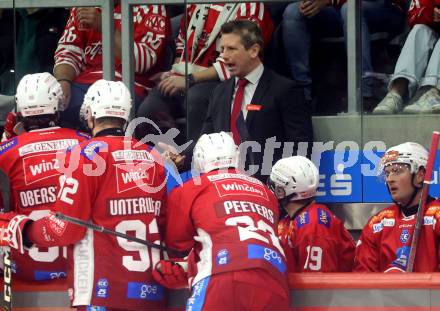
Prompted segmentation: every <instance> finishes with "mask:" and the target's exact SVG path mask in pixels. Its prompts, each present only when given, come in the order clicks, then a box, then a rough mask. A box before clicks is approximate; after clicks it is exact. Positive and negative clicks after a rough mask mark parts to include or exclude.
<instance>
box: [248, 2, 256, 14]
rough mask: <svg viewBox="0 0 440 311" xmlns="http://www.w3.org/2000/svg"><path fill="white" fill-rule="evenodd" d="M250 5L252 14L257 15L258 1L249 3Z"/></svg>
mask: <svg viewBox="0 0 440 311" xmlns="http://www.w3.org/2000/svg"><path fill="white" fill-rule="evenodd" d="M249 6H250V7H251V9H250V10H251V14H250V15H251V16H255V12H256V11H257V4H256V3H249Z"/></svg>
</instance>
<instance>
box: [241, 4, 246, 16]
mask: <svg viewBox="0 0 440 311" xmlns="http://www.w3.org/2000/svg"><path fill="white" fill-rule="evenodd" d="M246 11H247V4H246V3H242V4H240V16H246Z"/></svg>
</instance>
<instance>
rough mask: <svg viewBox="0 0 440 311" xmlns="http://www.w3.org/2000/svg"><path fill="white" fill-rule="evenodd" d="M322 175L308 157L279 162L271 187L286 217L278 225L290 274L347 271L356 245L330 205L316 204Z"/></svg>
mask: <svg viewBox="0 0 440 311" xmlns="http://www.w3.org/2000/svg"><path fill="white" fill-rule="evenodd" d="M318 184H319V173H318V169H317V168H316V166H315V165H314V164H313V163H312V162H311V161H310V160H309V159H307V158H305V157H302V156H293V157H289V158H284V159H281V160H279V161H278V162H277V163H275V165H274V166H273V168H272V171H271V174H270V177H269V180H268V185H269V188H270V189H271V190H272V191H273V192H274V193H275V195H276V196H277V197H278V199H279V202H280V205H281V207H282V208H284V209H285V210H286V212H287V215H286V217H285V218H284V219H282V220H281V221H280V223H279V225H278V235H279V237H280V239H281V242H282V245H283V247H284V251H285V252H286V257H287V262H288V267H289V272H347V271H351V269H352V267H353V259H354V251H355V244H354V241H353V238H352V237H351V235H350V233H348V231H347V230H346V229H345V228H344V224H343V223H342V222H341V221H340V220H339V219H338V218H336V217H335V216H334V215H333V214H332V213H331V212H330V210H329V209H328V208H327V206H325V205H323V204H317V203H316V202H315V195H316V189H317V188H318Z"/></svg>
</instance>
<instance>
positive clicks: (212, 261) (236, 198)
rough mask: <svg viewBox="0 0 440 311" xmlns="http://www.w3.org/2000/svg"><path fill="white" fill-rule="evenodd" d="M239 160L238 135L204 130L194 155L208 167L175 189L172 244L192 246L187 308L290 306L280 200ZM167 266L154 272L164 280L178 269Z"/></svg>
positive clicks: (169, 223) (182, 247) (170, 219)
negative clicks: (241, 168)
mask: <svg viewBox="0 0 440 311" xmlns="http://www.w3.org/2000/svg"><path fill="white" fill-rule="evenodd" d="M237 160H238V151H237V146H236V145H235V143H234V141H233V139H232V137H231V136H229V135H228V134H226V133H224V132H221V133H214V134H209V135H207V134H204V135H202V136H201V137H200V139H199V140H198V142H197V144H196V146H195V149H194V159H193V161H194V163H193V164H194V166H195V168H196V169H197V170H198V171H199V172H201V173H202V175H201V176H200V177H199V178H198V177H194V178H192V179H189V180H188V181H186V182H184V183H183V185H180V186H178V187H176V188H175V189H173V190H172V191H171V192H170V194H169V197H168V202H169V209H168V214H167V229H166V235H165V241H166V244H167V246H168V247H172V248H176V249H178V250H180V251H189V250H191V249H192V252H191V253H190V255H189V258H188V265H189V269H188V277H189V283H190V287H191V288H192V296H191V297H190V298H189V299H188V302H187V310H205V311H207V310H274V311H275V310H288V308H289V307H288V290H287V267H286V263H285V256H284V253H283V249H282V248H281V245H280V243H279V240H278V238H277V237H276V232H275V230H276V228H277V225H278V217H279V215H278V202H277V200H276V198H275V196H274V195H273V194H272V193H271V192H270V190H269V189H267V187H266V186H265V185H264V184H262V183H261V182H260V181H259V180H257V179H255V178H253V177H249V176H247V175H244V174H242V173H240V172H239V171H238V170H237V169H236V167H237ZM167 264H169V262H168V263H167V262H165V261H161V265H167ZM159 269H160V267H159ZM160 270H161V272H159V273H157V272H155V275H156V276H158V277H157V279H158V280H159V281H161V282H163V283H164V284H165V285H168V284H167V282H166V280H167V278H168V280H169V279H171V277H170V275H168V273H170V274H173V273H174V272H176V274H177V275H178V274H179V272H178V270H179V269H175V270H173V269H167V271H164V269H160ZM180 271H181V270H180ZM181 273H182V274H183V271H181ZM176 278H177V277H176ZM182 279H183V278H182Z"/></svg>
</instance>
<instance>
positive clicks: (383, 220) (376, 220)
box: [367, 204, 399, 233]
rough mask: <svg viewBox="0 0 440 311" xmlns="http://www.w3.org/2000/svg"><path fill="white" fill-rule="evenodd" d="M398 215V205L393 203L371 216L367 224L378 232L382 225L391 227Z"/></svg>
mask: <svg viewBox="0 0 440 311" xmlns="http://www.w3.org/2000/svg"><path fill="white" fill-rule="evenodd" d="M398 215H399V207H398V206H397V205H395V204H393V205H390V206H388V207H386V208H384V209H383V210H381V211H380V212H378V213H377V214H376V215H374V216H373V217H371V218H370V220H369V221H368V224H367V226H368V228H370V229H372V230H373V232H374V233H377V232H380V231H382V229H383V227H393V226H394V224H395V221H396V217H398Z"/></svg>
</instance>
